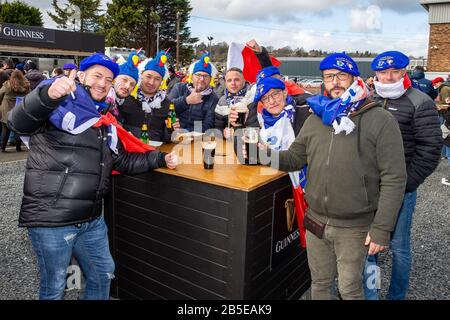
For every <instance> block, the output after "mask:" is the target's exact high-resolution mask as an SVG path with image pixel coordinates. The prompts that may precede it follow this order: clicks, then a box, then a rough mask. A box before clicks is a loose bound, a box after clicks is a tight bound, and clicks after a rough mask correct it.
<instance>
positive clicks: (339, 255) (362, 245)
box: [255, 53, 406, 299]
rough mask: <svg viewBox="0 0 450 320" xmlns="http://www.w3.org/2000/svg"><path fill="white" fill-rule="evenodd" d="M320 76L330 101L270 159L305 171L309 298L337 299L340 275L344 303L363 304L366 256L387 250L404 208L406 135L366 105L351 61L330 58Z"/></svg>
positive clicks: (319, 103)
mask: <svg viewBox="0 0 450 320" xmlns="http://www.w3.org/2000/svg"><path fill="white" fill-rule="evenodd" d="M320 69H321V70H322V72H323V74H322V77H323V80H324V83H325V90H326V93H327V97H325V96H315V97H312V98H308V99H307V102H308V104H309V106H310V107H311V109H312V110H313V115H311V116H310V117H309V118H308V119H307V120H306V121H305V124H304V125H303V127H302V129H301V130H300V133H299V134H298V136H297V138H296V140H295V141H294V142H293V143H292V145H291V146H290V148H289V150H287V151H281V152H279V153H278V152H272V154H271V165H272V166H273V167H275V168H276V167H277V166H279V169H280V170H283V171H287V172H291V171H297V170H300V169H301V168H302V167H303V166H304V165H305V164H308V173H307V181H308V182H307V185H306V190H305V196H306V200H307V202H308V205H309V208H308V211H307V215H306V217H305V221H304V225H305V227H306V229H307V233H306V240H307V254H308V264H309V267H310V271H311V278H312V286H311V294H312V298H313V299H332V297H333V296H332V292H331V291H332V287H333V283H334V278H335V274H336V272H337V273H338V286H339V292H340V294H341V297H342V298H343V299H364V291H363V286H362V273H363V268H364V262H365V259H366V255H367V254H370V255H372V254H375V253H377V252H379V251H381V250H384V249H385V248H386V246H387V245H388V244H389V238H390V232H391V231H392V230H393V228H394V225H395V221H396V217H397V213H398V209H399V208H400V206H401V202H402V197H403V191H404V188H405V183H406V169H405V164H404V163H403V161H404V155H403V146H402V140H401V134H400V130H399V127H398V124H397V122H396V121H395V119H394V117H393V116H392V115H391V114H390V113H389V112H387V111H386V110H383V109H382V108H380V106H379V104H378V103H376V102H374V101H373V100H371V99H370V98H369V97H368V96H369V93H368V89H367V87H366V86H365V85H364V83H363V81H362V79H361V78H359V77H358V76H359V71H358V67H357V65H356V63H355V62H354V61H353V59H352V58H350V57H349V56H347V55H345V54H343V53H335V54H332V55H330V56H328V57H326V58H325V59H323V60H322V62H321V63H320ZM261 91H262V92H264V90H260V89H259V88H257V90H256V92H257V95H258V93H259V92H261ZM267 94H268V95H270V94H271V92H270V91H269V92H267ZM256 98H257V97H256V96H255V99H256ZM330 98H331V99H330ZM277 161H278V162H279V163H277Z"/></svg>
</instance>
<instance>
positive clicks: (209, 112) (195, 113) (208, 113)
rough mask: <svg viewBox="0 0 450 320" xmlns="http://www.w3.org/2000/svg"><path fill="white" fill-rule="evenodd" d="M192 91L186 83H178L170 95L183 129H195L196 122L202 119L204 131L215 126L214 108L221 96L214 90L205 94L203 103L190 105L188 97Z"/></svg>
mask: <svg viewBox="0 0 450 320" xmlns="http://www.w3.org/2000/svg"><path fill="white" fill-rule="evenodd" d="M188 95H190V92H189V90H188V88H187V86H186V83H177V84H176V85H175V86H174V87H173V89H172V91H170V93H169V95H168V97H169V99H170V101H172V102H173V104H174V105H175V112H176V113H177V117H178V118H179V119H180V126H181V128H182V129H186V130H188V131H194V122H196V121H201V123H202V132H205V131H206V130H208V129H212V128H214V110H215V109H216V105H217V102H218V101H219V98H218V97H217V95H216V94H215V93H214V92H212V93H211V94H209V95H207V96H203V98H202V103H199V104H193V105H189V104H187V102H186V98H187V97H188Z"/></svg>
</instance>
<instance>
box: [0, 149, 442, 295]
mask: <svg viewBox="0 0 450 320" xmlns="http://www.w3.org/2000/svg"><path fill="white" fill-rule="evenodd" d="M1 156H2V155H0V157H1ZM1 160H2V159H1V158H0V162H1ZM24 166H25V162H24V161H15V162H8V163H3V164H0V198H1V199H2V201H1V202H0V212H1V214H0V300H4V299H37V297H38V284H39V280H38V270H37V268H36V260H35V257H34V253H33V251H32V249H31V245H30V242H29V240H28V237H27V234H26V231H25V230H24V229H21V228H18V227H17V219H18V212H19V206H20V200H21V196H22V186H23V178H24ZM444 175H447V176H449V175H450V166H449V165H448V164H447V163H446V162H444V161H441V163H440V165H439V167H438V168H437V170H436V171H435V172H434V174H433V175H432V176H431V177H429V178H428V179H427V181H426V182H425V183H424V184H423V185H422V186H421V187H420V189H419V196H418V199H417V207H416V212H415V217H414V225H413V232H412V234H413V236H412V238H413V239H412V247H413V259H414V262H413V270H412V274H411V289H410V292H409V294H408V299H414V300H416V299H447V300H448V299H450V268H449V262H450V250H449V248H450V202H449V199H450V187H447V186H444V185H442V184H441V183H440V180H441V178H442V177H443V176H444ZM380 266H381V274H382V297H384V296H385V293H386V288H387V287H388V284H389V272H388V271H389V268H390V255H389V252H386V253H384V254H382V255H381V256H380ZM78 295H79V292H78V291H76V290H75V291H71V292H69V293H68V295H66V298H67V299H76V298H77V297H78ZM304 299H308V294H306V295H305V297H304Z"/></svg>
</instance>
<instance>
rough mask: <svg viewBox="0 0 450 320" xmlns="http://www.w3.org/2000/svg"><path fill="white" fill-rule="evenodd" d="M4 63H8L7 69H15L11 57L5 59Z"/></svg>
mask: <svg viewBox="0 0 450 320" xmlns="http://www.w3.org/2000/svg"><path fill="white" fill-rule="evenodd" d="M2 63H3V64H4V65H6V67H7V68H6V69H14V61H12V60H11V59H6V60H3V62H2Z"/></svg>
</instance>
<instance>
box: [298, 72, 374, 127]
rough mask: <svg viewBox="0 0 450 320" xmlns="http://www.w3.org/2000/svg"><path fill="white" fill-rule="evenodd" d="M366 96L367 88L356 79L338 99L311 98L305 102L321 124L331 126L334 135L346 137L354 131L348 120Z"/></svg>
mask: <svg viewBox="0 0 450 320" xmlns="http://www.w3.org/2000/svg"><path fill="white" fill-rule="evenodd" d="M368 96H369V90H368V88H367V86H366V85H365V84H364V81H363V80H362V79H361V78H360V77H358V78H357V79H356V80H355V81H354V82H353V84H352V85H351V86H350V88H348V89H347V90H346V91H345V92H344V94H343V95H342V96H341V97H340V98H337V99H330V98H329V97H326V96H313V97H311V98H308V99H306V101H307V102H308V105H309V106H310V107H311V109H312V110H313V112H314V114H316V115H317V116H318V117H320V118H321V119H322V123H323V124H325V125H327V126H333V128H334V133H335V134H339V133H341V132H345V134H346V135H348V134H350V133H351V132H352V131H353V130H354V129H355V124H354V123H353V121H352V120H350V118H349V116H350V114H351V113H352V112H354V111H356V110H358V109H359V108H360V107H361V106H362V105H363V103H364V101H365V99H366V98H367V97H368Z"/></svg>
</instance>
